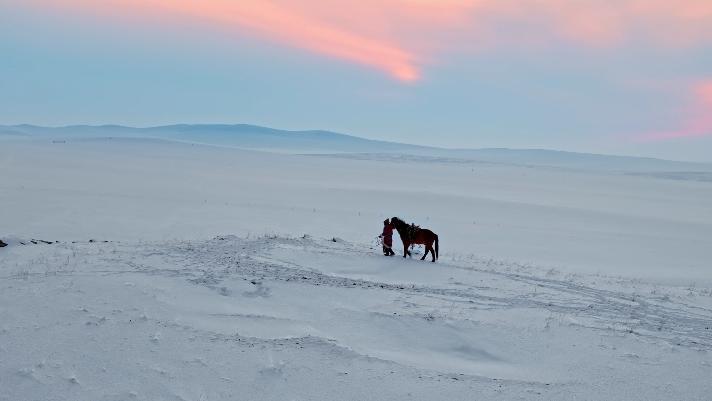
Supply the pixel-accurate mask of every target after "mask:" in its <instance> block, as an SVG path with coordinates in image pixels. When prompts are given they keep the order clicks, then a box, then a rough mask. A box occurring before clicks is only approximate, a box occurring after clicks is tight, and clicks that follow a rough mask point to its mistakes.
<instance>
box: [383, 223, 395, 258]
mask: <svg viewBox="0 0 712 401" xmlns="http://www.w3.org/2000/svg"><path fill="white" fill-rule="evenodd" d="M379 237H380V238H381V240H382V241H383V254H384V255H385V256H393V255H395V254H396V253H395V252H393V249H392V248H393V225H392V224H391V222H390V221H388V219H386V220H384V221H383V233H382V234H381V235H380V236H379Z"/></svg>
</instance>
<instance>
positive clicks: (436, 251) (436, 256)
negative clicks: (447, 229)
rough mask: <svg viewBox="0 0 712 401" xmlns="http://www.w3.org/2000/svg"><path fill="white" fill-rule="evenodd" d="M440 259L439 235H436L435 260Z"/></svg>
mask: <svg viewBox="0 0 712 401" xmlns="http://www.w3.org/2000/svg"><path fill="white" fill-rule="evenodd" d="M437 258H438V235H437V234H435V259H436V260H437Z"/></svg>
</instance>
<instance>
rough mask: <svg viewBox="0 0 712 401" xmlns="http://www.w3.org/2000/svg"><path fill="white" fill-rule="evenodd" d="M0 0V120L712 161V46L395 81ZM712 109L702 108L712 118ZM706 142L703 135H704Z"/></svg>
mask: <svg viewBox="0 0 712 401" xmlns="http://www.w3.org/2000/svg"><path fill="white" fill-rule="evenodd" d="M41 3H42V2H41V1H40V2H39V4H40V5H34V6H28V5H23V3H21V2H20V1H12V0H10V1H8V0H4V1H0V57H1V58H0V124H20V123H30V124H37V125H52V126H54V125H69V124H124V125H132V126H148V125H161V124H173V123H249V124H258V125H265V126H270V127H275V128H285V129H328V130H333V131H338V132H343V133H348V134H353V135H358V136H363V137H368V138H375V139H383V140H392V141H402V142H409V143H416V144H427V145H436V146H445V147H517V148H552V149H562V150H574V151H584V152H602V153H615V154H632V155H645V156H656V157H664V158H671V159H680V160H702V161H712V135H707V134H703V135H698V136H694V137H679V138H673V139H666V140H654V141H650V140H638V139H633V138H636V137H637V136H643V135H645V134H648V133H651V132H653V133H654V132H661V131H662V132H668V131H677V130H679V129H682V128H684V125H685V124H686V121H687V120H688V119H691V118H694V116H692V114H694V113H693V112H691V111H690V110H691V109H694V108H695V107H696V103H695V102H696V100H695V98H694V93H693V92H692V90H691V89H690V88H694V87H695V85H697V84H698V83H700V82H707V81H708V80H709V79H710V78H712V71H711V70H712V46H710V44H709V42H705V41H702V43H701V44H700V43H697V44H695V45H690V46H685V47H680V48H660V47H657V46H653V45H649V46H646V45H645V44H641V45H638V46H631V45H626V46H606V47H588V46H584V45H581V44H576V43H573V42H565V41H560V42H552V43H551V45H547V46H534V47H532V48H526V47H517V46H506V45H504V46H501V48H500V47H494V48H488V49H486V50H482V51H459V52H458V51H454V50H451V51H443V52H441V53H440V54H439V56H438V57H437V59H436V60H428V61H427V62H424V63H422V65H421V66H420V78H419V79H418V80H417V81H415V82H402V81H400V80H397V79H394V78H393V77H392V76H389V75H388V74H384V73H383V72H382V71H379V70H378V69H375V68H372V69H370V68H364V67H363V66H362V65H359V64H358V63H352V62H349V60H343V59H340V58H338V57H331V56H329V55H323V54H319V53H318V52H314V51H309V50H304V49H301V48H299V47H298V46H293V45H290V44H288V43H283V42H280V41H279V40H274V39H272V38H269V37H262V36H260V35H256V34H250V33H249V32H245V31H240V32H232V31H231V32H227V31H225V30H223V29H220V28H219V27H206V26H205V25H201V24H195V25H193V24H191V23H190V21H188V22H185V21H184V22H182V23H181V24H173V23H172V24H146V23H142V24H137V23H135V21H134V22H131V21H127V20H113V19H110V18H109V19H102V17H100V16H96V17H95V18H91V17H90V16H88V15H87V14H82V13H74V12H70V11H67V12H58V11H57V10H56V9H47V8H44V7H42V6H41ZM710 112H711V113H712V110H710ZM709 133H710V134H712V125H711V126H710V132H709Z"/></svg>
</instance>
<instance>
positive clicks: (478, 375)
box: [0, 138, 712, 400]
mask: <svg viewBox="0 0 712 401" xmlns="http://www.w3.org/2000/svg"><path fill="white" fill-rule="evenodd" d="M0 172H2V180H1V181H0V239H3V240H5V241H6V242H9V243H10V245H9V246H8V247H6V248H0V399H1V400H52V399H57V400H66V399H73V400H124V399H145V400H164V399H165V400H176V399H177V400H221V399H245V400H260V399H265V400H314V399H328V400H364V399H384V400H385V399H388V400H391V399H421V400H433V399H447V400H470V399H482V400H491V399H505V400H510V399H542V400H557V399H561V400H570V399H600V400H613V399H620V400H636V399H639V400H657V399H659V400H672V399H674V400H705V399H709V397H710V394H712V380H711V379H710V378H712V353H711V352H712V270H711V269H712V266H711V263H710V260H711V258H710V257H711V256H712V235H711V234H712V202H710V201H709V200H710V199H711V198H712V183H710V182H708V181H705V180H699V179H697V178H698V177H699V176H700V174H703V175H704V173H700V174H696V172H689V174H686V173H681V172H679V171H678V172H675V174H672V175H671V174H668V173H667V172H665V171H653V172H651V171H646V173H645V174H639V173H638V172H625V171H618V172H604V171H599V170H595V171H592V170H586V169H577V170H574V169H565V168H552V167H543V166H537V167H535V166H518V165H513V164H507V163H485V162H478V161H476V160H472V161H469V162H463V161H461V160H457V161H453V160H449V159H443V158H437V157H432V158H428V157H422V156H420V157H405V156H399V155H388V156H385V155H382V154H381V155H369V154H359V155H344V154H339V155H331V156H315V155H289V154H275V153H267V152H255V151H247V150H239V149H232V148H225V147H216V146H205V145H197V144H190V143H185V142H172V141H168V140H162V139H132V138H114V139H105V138H104V139H103V138H95V139H89V138H84V139H82V140H67V141H59V143H52V141H50V140H44V139H42V140H40V139H5V140H2V141H0ZM633 173H635V174H633ZM690 177H692V178H690ZM687 178H690V179H687ZM394 215H397V216H400V217H402V218H404V219H405V220H407V221H414V222H416V223H419V224H420V225H422V226H424V227H428V228H431V229H433V230H434V231H435V232H437V233H438V235H439V236H440V242H441V243H440V251H441V259H440V260H439V262H438V263H436V264H432V263H429V262H421V261H419V260H417V259H403V258H401V257H395V258H386V257H383V256H381V255H380V254H379V251H380V250H379V249H378V248H377V246H376V245H375V244H374V238H375V236H376V235H377V234H378V233H379V232H380V229H381V222H382V221H383V219H384V218H387V217H391V216H394ZM30 239H42V240H46V241H52V242H54V241H59V242H58V243H52V244H45V243H42V242H39V243H37V244H33V243H32V242H28V241H29V240H30ZM90 240H92V241H91V242H90ZM105 241H106V242H105ZM22 243H25V244H26V245H22ZM396 243H397V245H398V246H396V250H397V251H400V250H401V248H400V244H399V243H398V240H397V237H396Z"/></svg>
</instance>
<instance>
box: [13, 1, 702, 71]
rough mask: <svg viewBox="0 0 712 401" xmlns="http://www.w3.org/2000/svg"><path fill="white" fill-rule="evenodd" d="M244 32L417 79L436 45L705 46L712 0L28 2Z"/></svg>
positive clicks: (442, 47)
mask: <svg viewBox="0 0 712 401" xmlns="http://www.w3.org/2000/svg"><path fill="white" fill-rule="evenodd" d="M26 1H27V2H28V3H34V4H36V5H40V6H42V5H51V4H54V5H60V6H62V7H63V9H65V10H66V9H68V7H73V8H74V9H84V10H93V11H103V12H105V13H107V14H112V15H114V14H120V13H134V14H139V15H146V14H155V15H156V16H157V18H160V20H161V21H163V20H165V19H166V18H170V16H177V17H180V18H186V17H187V18H192V19H195V20H196V21H204V22H205V21H207V22H209V23H212V24H217V25H219V26H221V27H227V28H235V29H240V30H245V29H246V30H249V31H252V32H253V33H255V34H258V35H261V36H263V37H265V38H269V39H270V40H273V41H276V42H279V43H283V44H286V45H289V46H293V47H295V48H300V49H304V50H308V51H311V52H315V53H318V54H323V55H326V56H329V57H334V58H338V59H342V60H346V61H350V62H354V63H358V64H360V65H364V66H368V67H371V68H376V69H379V70H381V71H384V72H386V73H388V74H389V75H391V76H393V77H395V78H397V79H399V80H401V81H407V82H410V81H415V80H417V79H419V77H420V76H421V70H422V68H423V67H424V65H425V64H427V63H429V62H432V61H433V60H436V59H437V57H438V54H440V53H441V52H442V51H453V50H455V51H457V50H463V49H470V48H478V47H481V46H485V45H486V46H489V47H506V46H509V45H512V44H514V45H517V46H521V45H522V44H523V45H525V46H526V45H527V44H530V43H538V44H544V45H546V44H549V43H553V42H554V41H555V40H559V41H561V40H564V41H569V42H571V43H575V44H578V45H581V46H596V47H610V46H618V45H623V44H626V43H629V42H638V41H640V42H644V43H647V44H650V45H655V46H672V47H679V46H695V45H699V44H712V0H675V1H673V0H615V1H604V0H576V1H573V0H333V1H318V0H102V1H97V0H26Z"/></svg>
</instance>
